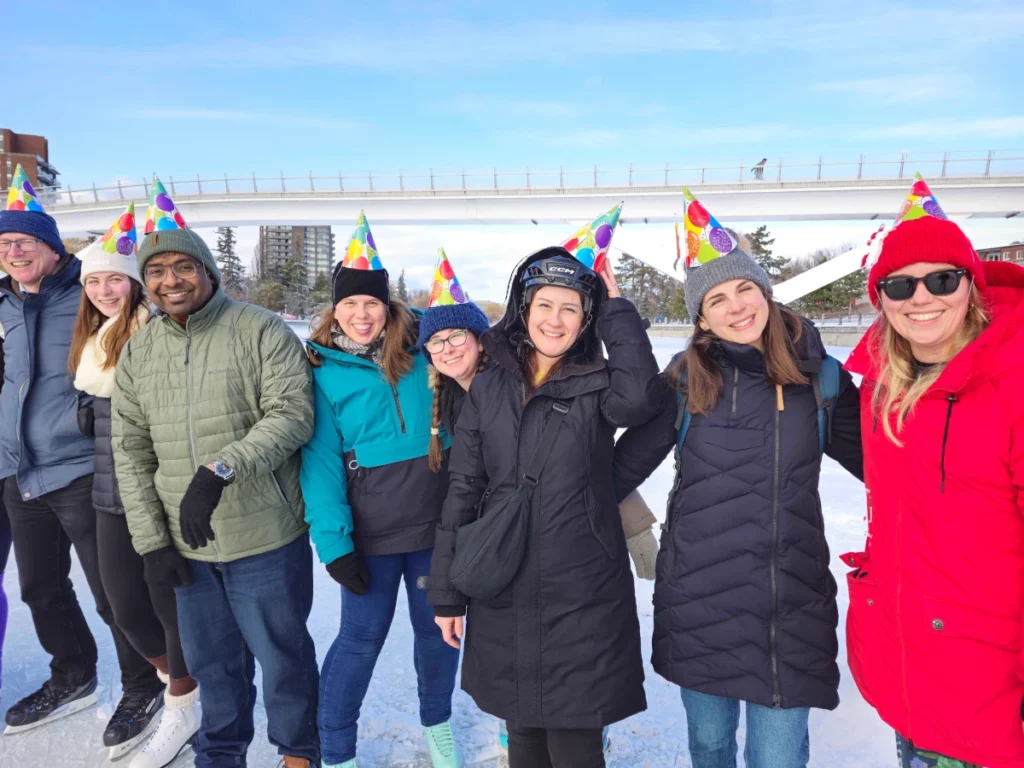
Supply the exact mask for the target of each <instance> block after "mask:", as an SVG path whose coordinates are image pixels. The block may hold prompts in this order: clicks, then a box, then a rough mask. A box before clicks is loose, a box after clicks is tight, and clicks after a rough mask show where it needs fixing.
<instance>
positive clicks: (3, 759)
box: [0, 339, 895, 768]
mask: <svg viewBox="0 0 1024 768" xmlns="http://www.w3.org/2000/svg"><path fill="white" fill-rule="evenodd" d="M653 343H654V348H655V352H656V354H657V355H658V359H659V362H660V363H661V364H662V365H663V366H664V365H666V364H667V363H668V361H669V359H670V358H671V356H672V354H673V353H674V352H675V351H677V350H678V349H679V348H680V347H681V343H680V342H679V341H678V340H675V339H653ZM849 351H850V350H848V349H833V350H831V352H832V354H834V355H835V356H837V357H838V358H839V359H840V360H842V359H845V357H846V355H847V354H848V353H849ZM672 469H673V467H672V460H671V458H669V459H668V460H666V461H665V463H664V464H663V465H662V466H661V467H660V468H659V469H658V470H657V471H656V472H655V473H654V475H653V476H652V477H651V478H650V479H649V480H648V481H647V483H646V484H645V485H644V486H643V488H642V489H641V491H642V493H643V495H644V497H645V498H646V499H647V501H648V503H649V504H650V506H651V508H652V509H653V510H654V511H655V513H656V514H657V515H658V517H659V519H663V518H664V511H665V510H664V508H665V499H666V497H667V495H668V490H669V488H670V487H671V485H672ZM821 497H822V506H823V508H824V514H825V520H826V533H827V536H828V542H829V546H830V548H831V552H832V571H833V573H834V575H835V577H836V581H837V582H838V583H839V612H840V624H839V635H840V655H839V663H840V668H841V670H842V683H841V687H840V697H841V699H842V703H841V704H840V705H839V708H838V709H837V710H836V711H834V712H822V711H820V710H813V711H812V714H811V763H810V764H811V766H813V767H814V768H826V766H827V768H878V767H879V766H885V765H891V764H893V762H894V759H895V752H894V748H895V743H894V737H893V734H892V731H891V730H889V729H888V728H887V727H886V726H885V725H884V724H883V723H882V722H881V721H880V720H879V719H878V718H877V717H876V716H875V714H874V711H873V710H872V709H871V708H870V707H869V706H868V705H867V704H866V703H865V702H864V700H863V699H862V698H861V696H860V694H859V693H858V692H857V688H856V686H855V685H854V683H853V680H852V679H851V677H850V673H849V668H848V667H847V664H846V650H845V634H846V633H845V616H846V609H847V605H848V602H849V597H848V595H847V591H846V578H845V573H846V570H847V569H846V567H845V566H844V565H843V564H842V563H841V562H840V561H839V560H838V558H837V555H838V554H839V553H842V552H847V551H851V550H858V549H860V548H861V547H862V545H863V543H864V531H865V524H864V489H863V486H862V485H861V484H860V483H859V482H858V481H857V480H855V479H854V478H852V477H851V476H849V475H848V474H847V473H846V472H845V471H844V470H843V469H842V468H840V467H839V465H838V464H836V463H835V462H833V461H832V460H831V459H828V458H826V459H825V460H824V465H823V467H822V477H821ZM11 565H12V569H11V572H9V573H7V575H6V578H5V583H6V588H7V592H8V597H9V598H10V604H11V615H10V620H9V622H8V633H7V641H6V644H5V647H4V649H3V657H4V658H3V660H4V668H3V689H2V697H3V698H2V703H3V708H4V709H5V710H6V708H7V707H8V706H10V705H11V704H13V703H14V702H15V701H17V700H18V699H20V698H21V697H23V696H25V695H27V694H29V693H31V692H32V691H33V690H35V689H36V688H37V687H38V686H39V685H40V684H41V683H42V682H43V680H44V679H45V678H46V676H47V674H48V672H49V669H48V667H47V658H46V656H45V654H44V653H43V651H42V649H41V648H40V647H39V643H38V641H37V640H36V636H35V632H34V630H33V628H32V620H31V616H30V615H29V612H28V609H27V608H26V607H25V606H24V604H23V603H21V601H20V600H19V599H18V589H17V584H18V577H17V572H16V570H14V569H13V566H14V557H13V555H12V557H11ZM315 573H316V581H315V589H316V597H315V600H314V605H313V613H312V616H311V617H310V620H309V627H310V631H311V633H312V635H313V639H314V641H315V642H316V647H317V655H318V657H319V659H320V660H321V661H322V660H323V657H324V655H325V654H326V653H327V649H328V648H329V647H330V644H331V641H332V640H333V639H334V637H335V635H336V634H337V631H338V623H339V613H340V587H338V586H337V585H336V584H335V583H334V582H333V581H332V580H331V579H330V577H329V576H328V575H327V572H326V571H325V570H324V569H323V567H321V566H319V565H317V566H316V568H315ZM71 578H72V581H73V582H74V585H75V589H76V592H77V594H78V598H79V600H80V601H81V603H82V608H83V610H84V611H85V613H86V615H87V617H88V618H89V623H90V625H91V627H92V629H93V633H94V634H95V636H96V639H97V643H98V644H99V647H100V668H99V679H100V690H99V698H100V704H99V706H97V707H94V708H92V709H90V710H87V711H85V712H82V713H79V714H77V715H74V716H72V717H70V718H67V719H65V720H62V721H59V722H56V723H53V724H52V725H49V726H46V727H43V728H39V729H37V730H35V731H31V732H28V733H23V734H19V735H15V736H7V737H0V765H5V766H24V767H25V768H35V767H36V766H38V767H39V768H93V767H94V766H103V765H108V764H109V763H108V760H107V757H106V754H107V750H106V749H105V748H104V747H103V745H102V742H101V735H102V732H103V728H104V726H105V724H106V721H107V719H108V718H109V717H110V716H111V715H112V714H113V710H114V707H115V706H116V704H117V701H118V699H119V697H120V689H119V687H118V669H117V663H116V659H115V657H114V649H113V642H112V640H111V637H110V632H109V631H108V630H107V628H106V627H105V626H104V625H103V623H102V621H100V619H99V617H98V616H97V615H96V612H95V609H94V605H93V601H92V596H91V595H90V593H89V589H88V586H87V585H86V582H85V578H84V576H83V574H82V571H81V569H80V568H79V567H78V564H77V561H76V562H75V565H74V567H73V569H72V572H71ZM636 589H637V604H638V606H639V611H640V621H641V631H642V633H643V641H644V647H643V652H644V656H645V658H646V659H647V660H648V663H647V669H646V677H647V680H646V683H645V686H646V689H647V700H648V709H647V711H646V712H644V713H642V714H640V715H637V716H635V717H632V718H630V719H629V720H627V721H625V722H623V723H618V724H616V725H615V726H613V727H612V730H611V739H612V748H611V754H610V756H609V759H608V765H609V768H669V767H670V766H678V767H679V768H687V767H688V766H690V760H689V754H688V752H687V748H686V716H685V714H684V712H683V706H682V703H681V702H680V699H679V690H678V688H677V687H676V686H674V685H671V684H669V683H668V682H666V681H665V680H663V679H662V678H660V677H658V676H657V675H656V674H655V673H654V671H653V670H652V669H651V667H650V663H649V660H650V652H651V648H650V639H651V631H652V621H653V618H652V609H651V599H652V594H653V582H649V581H637V582H636ZM398 599H399V603H398V609H397V613H396V616H395V621H394V624H393V625H392V628H391V635H390V637H389V638H388V641H387V644H386V645H385V646H384V650H383V652H382V653H381V656H380V660H379V662H378V664H377V668H376V672H375V674H374V678H373V682H372V683H371V685H370V690H369V693H368V694H367V697H366V701H365V703H364V704H363V711H362V717H361V719H360V723H359V761H360V766H362V767H363V768H384V767H385V766H403V767H406V768H429V766H430V758H429V756H428V754H427V750H426V743H425V741H424V738H423V733H422V729H421V727H420V724H419V715H418V706H417V699H416V676H415V672H414V671H413V665H412V630H411V627H410V625H409V620H408V611H407V603H406V598H405V591H404V590H401V591H400V592H399V598H398ZM256 686H257V689H259V688H260V680H259V672H258V671H257V680H256ZM453 725H454V728H455V732H456V734H457V735H458V738H459V739H460V741H461V742H462V745H463V749H464V752H465V755H466V762H467V766H471V767H472V768H497V766H498V765H499V762H498V751H497V746H496V733H497V722H496V721H495V720H494V719H493V718H491V717H490V716H488V715H484V714H483V713H481V712H480V711H479V710H478V709H477V708H476V706H475V705H474V704H473V701H472V699H470V698H469V697H468V696H466V695H465V694H464V693H462V692H461V691H457V693H456V696H455V702H454V718H453ZM743 733H744V725H743V723H742V721H741V724H740V733H739V736H740V755H741V756H742V753H743V743H742V740H743ZM266 734H267V730H266V713H265V712H264V709H263V697H262V692H261V693H260V696H259V699H258V701H257V707H256V737H255V739H254V740H253V743H252V746H251V747H250V748H249V757H248V764H249V766H250V768H273V766H276V765H277V760H278V758H277V755H276V750H275V749H274V748H273V747H271V745H270V744H269V742H267V736H266ZM129 761H130V757H129V758H126V759H125V760H124V761H122V762H121V765H126V764H127V763H128V762H129ZM191 764H192V754H191V752H190V751H186V753H185V754H183V755H182V756H181V757H180V758H179V759H178V760H177V761H176V762H175V763H174V765H175V766H176V767H178V766H188V765H191ZM740 764H741V765H742V757H741V762H740Z"/></svg>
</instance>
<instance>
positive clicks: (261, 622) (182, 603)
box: [174, 536, 320, 768]
mask: <svg viewBox="0 0 1024 768" xmlns="http://www.w3.org/2000/svg"><path fill="white" fill-rule="evenodd" d="M189 566H190V568H191V570H192V579H193V584H192V586H190V587H176V588H175V590H174V592H175V595H176V597H177V599H178V629H179V632H180V633H181V645H182V649H183V650H184V652H185V661H186V662H187V663H188V668H189V670H190V671H191V673H192V677H194V678H195V679H196V680H197V681H199V690H200V691H201V702H202V710H203V720H202V724H201V725H200V727H199V738H198V741H197V743H196V745H195V753H196V761H195V765H196V768H227V766H232V768H244V766H245V753H246V750H247V749H248V747H249V744H250V742H252V738H253V707H254V706H255V704H256V686H255V685H253V679H254V677H255V674H256V668H255V663H254V661H259V663H260V668H261V669H262V670H263V704H264V706H265V707H266V710H267V736H268V737H269V739H270V743H271V744H273V745H274V746H276V747H277V751H278V754H281V755H292V756H294V757H305V758H307V759H308V760H309V761H310V762H312V763H313V765H319V764H320V763H319V760H320V749H319V747H320V743H319V741H318V739H317V731H316V701H317V697H316V691H317V678H318V675H317V666H316V650H315V649H314V648H313V638H311V637H310V636H309V632H308V630H307V629H306V620H307V619H308V618H309V612H310V609H311V608H312V606H313V556H312V552H311V550H310V547H309V537H308V536H302V537H301V538H299V539H296V540H295V541H293V542H292V543H291V544H287V545H285V546H283V547H281V548H280V549H275V550H274V551H272V552H266V553H264V554H262V555H254V556H252V557H246V558H243V559H241V560H235V561H233V562H230V563H201V562H198V561H195V560H190V561H189Z"/></svg>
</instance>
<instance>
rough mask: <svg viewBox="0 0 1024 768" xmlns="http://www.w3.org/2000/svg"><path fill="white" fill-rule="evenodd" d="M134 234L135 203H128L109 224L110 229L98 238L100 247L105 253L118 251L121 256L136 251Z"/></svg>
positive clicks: (136, 242) (135, 236)
mask: <svg viewBox="0 0 1024 768" xmlns="http://www.w3.org/2000/svg"><path fill="white" fill-rule="evenodd" d="M137 237H138V236H137V235H136V234H135V203H134V202H131V203H128V208H127V209H126V210H125V212H124V213H122V214H121V215H120V216H118V217H117V221H115V222H114V223H113V224H111V225H110V229H108V230H107V233H106V234H105V235H103V239H102V240H100V248H102V249H103V250H104V251H106V252H107V253H119V254H121V255H122V256H127V255H129V254H136V253H138V241H137Z"/></svg>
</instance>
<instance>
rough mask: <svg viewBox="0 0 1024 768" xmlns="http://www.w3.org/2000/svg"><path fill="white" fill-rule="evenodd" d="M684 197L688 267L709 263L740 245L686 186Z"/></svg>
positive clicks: (684, 225) (684, 224)
mask: <svg viewBox="0 0 1024 768" xmlns="http://www.w3.org/2000/svg"><path fill="white" fill-rule="evenodd" d="M683 197H684V198H685V199H686V213H685V215H684V221H683V227H684V228H685V229H686V262H685V264H686V268H687V269H693V268H694V267H699V266H701V265H702V264H707V263H708V262H709V261H713V260H715V259H717V258H720V257H722V256H725V255H726V254H727V253H731V252H732V251H733V249H735V248H737V247H738V246H739V243H737V242H736V238H734V237H733V236H732V235H731V234H729V232H728V231H727V230H726V229H725V227H723V226H722V225H721V224H719V223H718V219H716V218H715V217H714V216H712V215H711V214H710V213H708V209H707V208H705V207H704V206H703V205H701V204H700V201H698V200H697V198H695V197H694V196H693V193H692V192H691V191H690V190H689V189H687V188H686V187H683Z"/></svg>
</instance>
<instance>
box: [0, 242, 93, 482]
mask: <svg viewBox="0 0 1024 768" xmlns="http://www.w3.org/2000/svg"><path fill="white" fill-rule="evenodd" d="M81 266H82V265H81V262H80V261H79V260H78V259H77V258H75V257H74V256H69V257H68V258H67V259H66V260H65V261H64V262H63V263H62V264H61V265H60V267H59V268H58V270H57V272H56V273H54V274H52V275H49V276H47V277H45V278H43V282H42V284H41V286H40V289H39V293H26V294H24V295H22V294H20V293H19V291H18V290H16V289H15V287H14V285H13V284H12V281H11V278H10V277H5V278H4V279H3V280H0V326H3V330H4V345H3V354H4V383H3V387H0V480H2V479H4V478H7V477H12V476H14V477H17V480H18V487H19V489H20V492H21V497H22V498H23V499H35V498H38V497H39V496H42V495H43V494H45V493H49V492H51V491H56V490H60V489H61V488H65V487H67V486H68V485H70V484H71V483H72V482H73V481H74V480H77V479H78V478H80V477H84V476H85V475H89V474H91V473H92V471H93V441H92V439H91V438H89V437H86V436H85V435H83V434H82V433H81V431H80V430H79V428H78V410H79V408H81V407H83V406H86V405H90V404H91V403H92V398H91V397H90V396H89V395H85V394H81V393H79V392H78V390H76V389H75V387H74V383H73V377H72V376H71V374H69V373H68V348H69V347H70V346H71V333H72V329H73V328H74V325H75V317H76V315H77V313H78V303H79V300H80V297H81V293H82V286H81V284H80V283H79V282H78V277H79V274H80V272H81Z"/></svg>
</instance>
